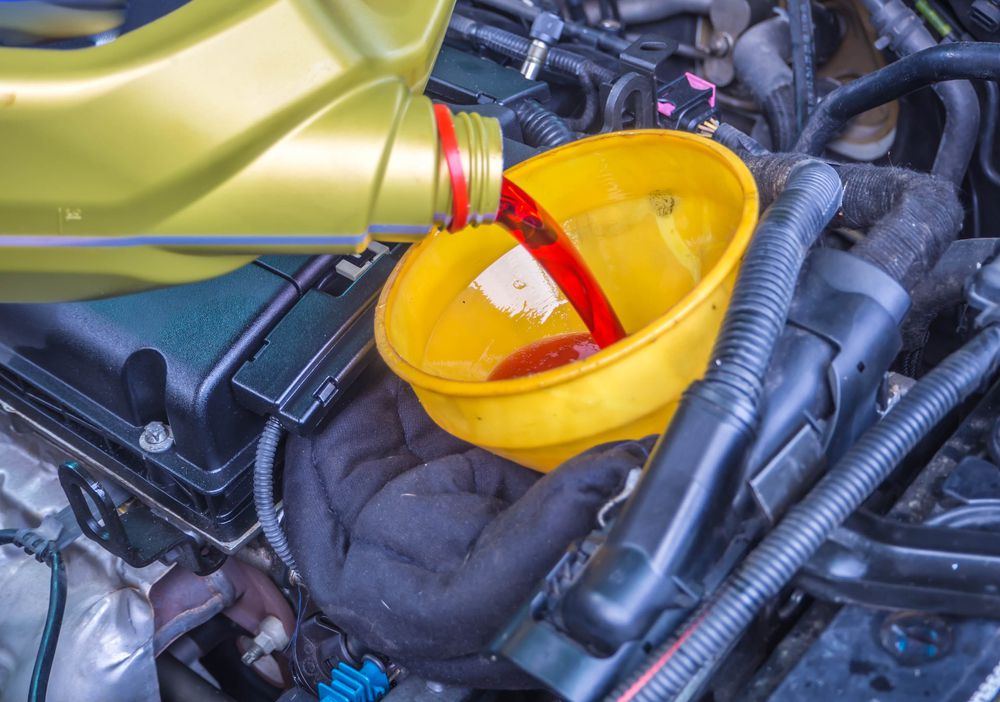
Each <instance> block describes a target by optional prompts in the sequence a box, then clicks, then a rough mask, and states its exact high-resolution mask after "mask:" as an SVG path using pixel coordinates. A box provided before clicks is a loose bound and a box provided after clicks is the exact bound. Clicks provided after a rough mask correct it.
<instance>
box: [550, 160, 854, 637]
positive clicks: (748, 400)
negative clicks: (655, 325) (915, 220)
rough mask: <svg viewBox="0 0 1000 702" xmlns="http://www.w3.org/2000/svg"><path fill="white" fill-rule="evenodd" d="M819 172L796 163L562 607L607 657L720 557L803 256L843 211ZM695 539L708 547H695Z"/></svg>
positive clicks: (572, 625) (832, 175)
mask: <svg viewBox="0 0 1000 702" xmlns="http://www.w3.org/2000/svg"><path fill="white" fill-rule="evenodd" d="M840 200H841V184H840V179H839V178H838V177H837V174H836V172H835V171H834V170H833V169H832V168H831V167H830V166H827V165H826V164H823V163H820V162H818V161H807V162H804V163H801V164H797V165H796V166H795V167H794V169H793V170H792V171H791V173H790V175H789V177H788V180H787V184H786V186H785V188H784V190H783V191H782V193H781V194H780V195H779V196H778V197H777V199H776V200H775V201H774V204H773V205H771V207H770V208H768V210H767V211H766V212H765V213H764V216H763V217H762V218H761V221H760V223H759V225H758V226H757V231H756V233H755V234H754V236H753V239H752V240H751V242H750V246H749V247H748V249H747V252H746V255H745V257H744V259H743V265H742V267H741V268H740V272H739V277H738V278H737V282H736V286H735V288H734V290H733V295H732V299H731V301H730V304H729V308H728V310H727V311H726V315H725V318H724V320H723V323H722V329H721V331H720V332H719V336H718V338H717V339H716V342H715V346H714V349H713V352H712V357H711V360H710V362H709V366H708V370H707V372H706V374H705V377H704V379H702V380H700V381H698V382H696V383H694V384H692V385H691V387H690V388H688V390H687V392H686V393H685V394H684V396H683V397H682V399H681V401H680V404H679V406H678V409H677V412H676V414H675V415H674V418H673V420H672V421H671V423H670V426H669V427H668V428H667V430H666V432H665V433H664V435H663V437H661V439H660V441H659V442H658V443H657V445H656V447H655V448H654V450H653V452H652V454H651V455H650V457H649V459H648V460H647V462H646V465H645V468H644V471H643V475H642V478H641V479H640V481H639V484H638V485H637V486H636V488H635V490H634V492H633V495H632V497H631V498H630V500H629V501H628V502H627V503H626V505H625V506H624V507H623V509H622V513H621V515H620V516H619V517H618V519H617V520H616V521H615V524H614V527H613V528H612V530H611V532H610V533H609V534H608V536H607V539H606V541H605V542H604V543H603V544H602V545H601V547H600V548H599V549H597V551H596V552H595V554H594V556H593V557H592V559H591V561H590V562H589V563H588V564H587V567H586V568H585V569H584V571H583V573H582V574H581V575H580V577H579V579H578V580H577V581H576V582H575V583H573V584H572V585H570V586H569V588H568V589H567V592H566V596H565V597H564V598H563V613H564V617H563V620H564V622H565V625H566V627H567V629H569V630H570V632H571V633H572V634H573V635H574V637H575V638H577V639H578V640H580V641H584V642H587V643H588V644H590V645H591V646H592V647H593V648H595V649H597V650H600V651H605V652H612V651H614V650H616V649H617V648H618V647H620V646H621V645H622V644H624V643H626V642H628V641H631V640H635V639H637V638H638V637H640V636H642V635H643V634H645V632H646V631H647V630H648V628H649V627H650V626H651V624H652V623H653V621H654V620H655V619H656V618H657V617H658V616H659V615H660V614H661V613H662V612H663V611H664V610H665V609H668V608H679V607H685V606H688V603H690V598H691V596H692V594H693V593H695V592H697V591H698V590H699V588H700V584H701V582H700V581H701V579H702V578H703V577H704V575H705V572H706V570H707V568H709V567H710V566H711V564H712V563H714V561H715V560H716V558H717V557H718V556H719V555H720V554H721V550H720V549H725V547H726V542H727V539H726V537H725V535H724V534H722V533H721V532H722V531H723V530H722V529H718V528H715V527H716V526H718V522H719V515H720V514H724V513H725V512H726V511H727V510H728V509H729V506H730V504H731V502H732V500H733V497H734V495H735V490H736V488H737V484H738V482H739V480H738V474H739V470H740V467H741V465H742V462H743V459H744V457H745V454H746V451H747V448H748V447H749V445H750V443H751V441H752V437H753V432H754V427H755V425H756V423H757V420H758V404H759V400H760V396H761V393H762V390H763V384H764V376H765V373H766V372H767V368H768V365H769V364H770V361H771V356H772V354H773V353H774V349H775V345H776V343H777V340H778V337H779V335H780V334H781V331H782V329H783V327H784V324H785V319H786V317H787V315H788V310H789V307H790V305H791V301H792V295H793V293H794V290H795V285H796V282H797V280H798V274H799V270H800V268H801V266H802V263H803V261H804V259H805V256H806V253H807V252H808V250H809V248H810V247H811V246H812V244H813V243H814V242H815V241H816V239H817V238H818V237H819V235H820V234H821V233H822V231H823V229H824V228H825V227H826V225H827V223H828V222H829V221H830V219H831V218H832V217H833V215H834V214H835V213H836V211H837V208H838V207H839V206H840ZM692 534H699V535H704V537H705V538H697V539H696V538H692Z"/></svg>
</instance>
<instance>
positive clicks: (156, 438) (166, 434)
mask: <svg viewBox="0 0 1000 702" xmlns="http://www.w3.org/2000/svg"><path fill="white" fill-rule="evenodd" d="M173 445H174V434H173V432H172V431H170V426H169V425H167V424H164V423H163V422H150V423H149V424H147V425H146V426H145V427H143V429H142V434H141V435H140V436H139V447H140V448H141V449H142V450H143V451H147V452H149V453H163V452H164V451H166V450H168V449H169V448H170V447H171V446H173Z"/></svg>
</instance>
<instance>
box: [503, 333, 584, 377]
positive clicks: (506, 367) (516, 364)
mask: <svg viewBox="0 0 1000 702" xmlns="http://www.w3.org/2000/svg"><path fill="white" fill-rule="evenodd" d="M600 350H601V347H600V346H598V345H597V343H596V342H595V341H594V338H593V337H592V336H591V335H590V334H589V333H587V332H575V333H572V334H560V335H558V336H550V337H547V338H545V339H539V340H538V341H536V342H534V343H533V344H528V345H527V346H522V347H521V348H519V349H518V350H517V351H515V352H514V353H512V354H511V355H509V356H508V357H507V358H505V359H503V360H502V361H500V363H499V364H497V367H496V368H494V369H493V372H492V373H490V377H489V379H490V380H504V379H506V378H520V377H522V376H525V375H534V374H535V373H541V372H542V371H546V370H549V369H550V368H558V367H559V366H564V365H566V364H567V363H572V362H573V361H582V360H583V359H585V358H587V357H588V356H593V355H594V354H595V353H597V352H598V351H600Z"/></svg>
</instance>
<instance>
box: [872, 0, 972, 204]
mask: <svg viewBox="0 0 1000 702" xmlns="http://www.w3.org/2000/svg"><path fill="white" fill-rule="evenodd" d="M863 1H864V5H865V7H866V8H867V9H868V12H869V14H870V15H871V21H872V24H873V25H874V27H875V30H876V31H877V32H878V33H879V35H881V36H884V37H886V38H887V39H888V40H889V46H890V47H891V48H892V50H893V51H894V52H895V53H896V54H897V55H898V56H909V55H910V54H913V53H915V52H917V51H921V50H923V49H927V48H929V47H932V46H936V45H937V41H936V40H935V39H934V36H933V35H932V34H931V33H930V30H928V29H927V27H926V26H925V25H924V22H923V20H922V19H921V18H920V17H919V16H918V15H917V13H916V12H914V11H913V10H912V9H910V8H909V7H908V6H907V5H906V4H905V3H904V2H903V1H902V0H863ZM933 87H934V92H936V93H937V95H938V98H939V99H940V100H941V104H942V105H943V106H944V111H945V121H944V130H943V131H942V132H941V141H940V142H939V143H938V149H937V155H936V156H935V157H934V166H933V168H932V169H931V172H932V173H934V175H939V176H941V177H942V178H947V179H948V180H950V181H952V182H953V183H955V184H956V185H957V184H960V183H961V182H962V179H963V177H964V176H965V172H966V171H967V170H968V168H969V163H970V161H971V160H972V153H973V151H974V150H975V147H976V136H977V135H978V133H979V99H978V98H977V96H976V90H975V88H973V87H972V84H971V83H970V82H969V81H951V82H943V83H938V84H936V85H934V86H933Z"/></svg>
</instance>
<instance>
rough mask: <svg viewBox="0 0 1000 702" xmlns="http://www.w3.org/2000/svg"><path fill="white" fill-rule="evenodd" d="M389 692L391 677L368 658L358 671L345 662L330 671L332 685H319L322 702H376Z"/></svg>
mask: <svg viewBox="0 0 1000 702" xmlns="http://www.w3.org/2000/svg"><path fill="white" fill-rule="evenodd" d="M388 691H389V676H388V675H386V673H385V670H383V668H382V666H381V665H380V664H379V663H378V662H377V661H375V660H373V659H371V658H366V659H365V662H364V663H363V664H362V665H361V669H360V670H357V669H355V668H352V667H351V666H349V665H347V664H346V663H344V662H341V663H339V664H337V667H336V668H334V669H333V670H332V671H330V683H329V684H327V683H320V684H319V700H320V702H376V700H380V699H382V698H383V697H384V696H385V693H387V692H388Z"/></svg>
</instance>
